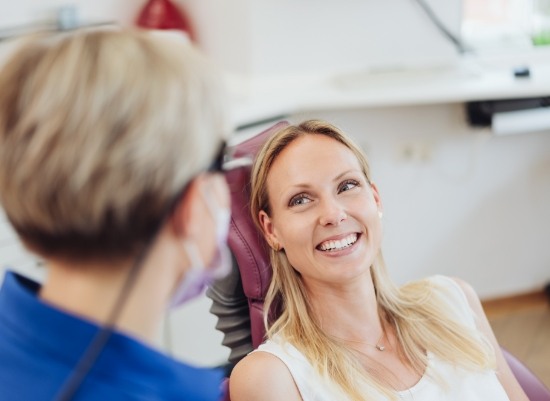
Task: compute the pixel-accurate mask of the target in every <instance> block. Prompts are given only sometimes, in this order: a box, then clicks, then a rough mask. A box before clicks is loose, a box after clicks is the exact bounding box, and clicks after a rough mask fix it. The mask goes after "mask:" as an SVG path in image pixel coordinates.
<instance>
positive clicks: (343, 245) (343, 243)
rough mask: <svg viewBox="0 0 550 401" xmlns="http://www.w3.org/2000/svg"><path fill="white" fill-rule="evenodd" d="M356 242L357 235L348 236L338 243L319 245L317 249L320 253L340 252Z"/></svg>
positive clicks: (329, 242) (327, 242)
mask: <svg viewBox="0 0 550 401" xmlns="http://www.w3.org/2000/svg"><path fill="white" fill-rule="evenodd" d="M355 241H357V234H356V233H354V234H350V235H348V236H347V237H345V238H342V239H341V240H338V241H333V240H330V241H325V242H323V243H322V244H321V245H319V249H320V250H322V251H334V250H340V249H344V248H347V247H348V246H350V245H352V244H354V243H355Z"/></svg>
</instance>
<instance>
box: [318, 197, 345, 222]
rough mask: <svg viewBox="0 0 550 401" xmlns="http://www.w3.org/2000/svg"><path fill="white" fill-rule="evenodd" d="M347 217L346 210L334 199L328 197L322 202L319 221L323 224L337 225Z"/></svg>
mask: <svg viewBox="0 0 550 401" xmlns="http://www.w3.org/2000/svg"><path fill="white" fill-rule="evenodd" d="M346 218H347V214H346V211H345V210H344V207H343V205H341V204H340V203H339V202H338V201H337V200H336V199H328V200H325V201H323V202H322V207H321V215H320V216H319V223H320V224H321V225H323V226H326V225H338V224H340V223H341V222H342V221H344V220H345V219H346Z"/></svg>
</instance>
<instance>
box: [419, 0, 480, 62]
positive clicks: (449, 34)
mask: <svg viewBox="0 0 550 401" xmlns="http://www.w3.org/2000/svg"><path fill="white" fill-rule="evenodd" d="M414 1H415V2H416V3H417V4H418V5H419V6H420V7H421V8H422V10H423V11H424V13H425V14H426V15H427V16H428V18H429V19H430V21H432V23H433V24H434V25H435V26H436V28H437V29H438V30H439V32H440V33H441V34H443V36H445V38H447V39H448V40H449V41H450V42H451V43H452V44H453V45H454V46H455V47H456V49H457V50H458V52H459V53H461V54H463V53H466V52H467V51H469V49H466V47H465V46H464V44H463V43H462V41H461V40H460V38H458V37H456V36H455V35H454V34H453V33H452V32H451V31H449V29H447V27H446V26H445V25H444V24H443V23H442V22H441V20H440V19H439V17H438V16H437V15H435V13H434V11H433V10H432V8H431V7H430V6H429V5H428V4H427V3H426V2H425V1H424V0H414Z"/></svg>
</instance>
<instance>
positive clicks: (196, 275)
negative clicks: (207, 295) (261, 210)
mask: <svg viewBox="0 0 550 401" xmlns="http://www.w3.org/2000/svg"><path fill="white" fill-rule="evenodd" d="M205 198H206V199H208V200H207V202H206V204H207V205H208V209H209V211H210V213H211V214H212V216H213V217H214V220H215V222H216V254H215V255H214V257H213V258H212V260H211V262H210V264H209V265H208V266H206V264H205V263H204V261H203V260H202V257H201V255H200V252H199V249H198V247H197V245H196V244H195V243H194V242H191V241H185V242H184V243H183V247H184V250H185V253H186V254H187V256H188V258H189V260H190V262H191V267H190V269H189V270H188V271H187V272H186V273H185V276H184V277H183V279H182V281H181V282H180V284H179V285H178V287H177V288H176V290H175V291H174V294H173V296H172V301H171V302H170V308H175V307H178V306H180V305H182V304H184V303H186V302H188V301H189V300H191V299H193V298H196V297H197V296H199V295H201V294H202V293H203V292H204V290H205V289H206V288H207V287H208V285H210V284H211V283H212V282H213V281H214V280H216V279H219V278H222V277H225V276H226V275H227V274H229V272H230V271H231V253H230V252H229V248H228V246H227V234H228V232H229V222H230V219H231V214H230V212H229V210H227V209H223V210H220V209H217V208H214V206H213V205H212V204H211V200H210V199H211V198H210V197H205Z"/></svg>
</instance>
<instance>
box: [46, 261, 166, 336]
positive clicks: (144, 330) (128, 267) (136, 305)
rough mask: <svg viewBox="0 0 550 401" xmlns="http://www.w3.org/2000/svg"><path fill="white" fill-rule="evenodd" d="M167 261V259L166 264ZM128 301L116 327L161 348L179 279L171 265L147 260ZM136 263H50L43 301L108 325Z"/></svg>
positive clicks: (117, 320) (115, 324)
mask: <svg viewBox="0 0 550 401" xmlns="http://www.w3.org/2000/svg"><path fill="white" fill-rule="evenodd" d="M164 262H166V261H164ZM144 263H145V265H144V266H142V268H141V269H140V270H139V273H138V274H139V275H138V277H137V278H136V281H135V283H134V285H133V286H132V288H131V289H130V291H129V293H128V294H127V298H126V300H125V301H124V305H123V308H122V309H121V311H120V314H119V316H118V317H117V319H116V321H115V323H114V326H115V327H116V328H117V329H118V330H120V331H122V332H124V333H127V334H129V335H132V336H134V337H138V338H139V339H141V340H143V341H145V342H148V343H150V344H155V343H157V342H158V339H159V337H160V336H159V334H160V329H161V324H162V319H163V317H164V314H165V311H166V307H167V303H168V301H169V295H170V294H171V292H172V290H173V287H174V283H175V280H176V278H175V277H174V276H175V274H174V273H173V272H170V271H169V269H167V268H163V266H167V265H168V264H167V263H163V261H162V260H156V261H155V263H154V265H155V266H151V263H150V262H148V261H147V260H145V261H144ZM132 265H133V262H132V261H124V262H118V263H112V264H100V263H74V262H71V263H68V262H61V261H50V263H49V264H48V268H49V272H48V277H47V279H46V281H45V283H44V285H43V287H42V289H41V291H40V298H41V299H42V300H44V301H45V302H47V303H50V304H52V305H54V306H56V307H58V308H60V309H63V310H65V311H67V312H70V313H73V314H75V315H78V316H81V317H83V318H86V319H89V320H91V321H94V322H96V323H98V324H105V323H107V322H108V319H109V317H110V315H111V313H112V311H113V308H114V306H115V304H116V302H117V300H118V298H119V296H120V294H121V291H122V288H123V287H124V284H125V282H126V280H127V279H128V277H129V275H130V274H133V272H132V267H133V266H132Z"/></svg>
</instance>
